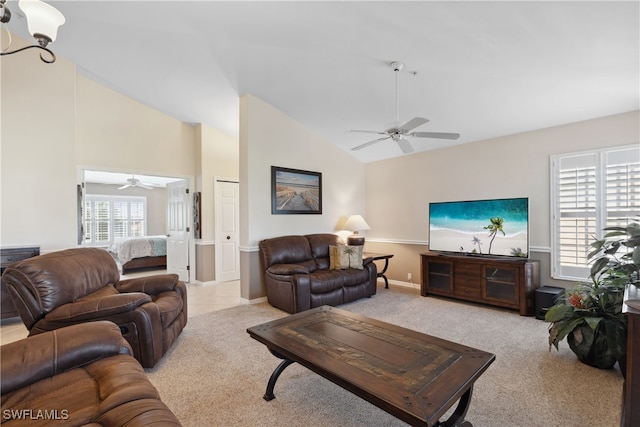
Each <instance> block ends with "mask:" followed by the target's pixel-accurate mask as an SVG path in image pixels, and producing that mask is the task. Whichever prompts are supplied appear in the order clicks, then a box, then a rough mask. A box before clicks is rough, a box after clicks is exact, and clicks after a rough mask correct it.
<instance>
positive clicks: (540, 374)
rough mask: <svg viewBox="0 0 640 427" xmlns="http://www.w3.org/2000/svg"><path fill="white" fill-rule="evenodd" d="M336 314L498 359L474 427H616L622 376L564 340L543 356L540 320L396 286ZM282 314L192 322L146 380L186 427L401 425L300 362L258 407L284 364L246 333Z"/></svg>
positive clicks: (473, 413)
mask: <svg viewBox="0 0 640 427" xmlns="http://www.w3.org/2000/svg"><path fill="white" fill-rule="evenodd" d="M340 308H342V309H345V310H349V311H352V312H355V313H360V314H363V315H365V316H369V317H374V318H377V319H380V320H383V321H386V322H390V323H394V324H397V325H400V326H404V327H407V328H410V329H415V330H418V331H421V332H424V333H427V334H430V335H434V336H438V337H441V338H445V339H448V340H450V341H455V342H458V343H461V344H464V345H468V346H471V347H476V348H478V349H481V350H485V351H488V352H491V353H494V354H495V355H496V361H495V362H494V363H493V364H492V365H491V366H489V368H488V370H487V371H486V372H485V373H484V374H483V375H482V376H481V377H480V379H479V380H478V381H477V382H476V385H475V388H474V392H473V398H472V401H471V407H470V409H469V412H468V414H467V420H468V421H470V422H471V423H473V425H474V427H501V426H509V427H537V426H540V427H542V426H544V427H554V426H557V427H582V426H584V425H591V426H597V427H617V426H619V425H620V405H621V395H622V383H623V380H622V377H621V375H620V372H619V371H618V370H617V369H612V370H600V369H595V368H591V367H589V366H586V365H584V364H582V363H580V362H578V361H577V359H576V358H575V356H574V355H573V353H572V352H571V350H570V349H569V348H568V345H567V344H566V342H563V343H562V345H561V347H560V352H557V351H556V350H555V349H553V350H552V351H551V352H549V351H548V344H547V336H548V333H547V323H545V322H543V321H540V320H536V319H535V318H532V317H521V316H519V315H518V313H517V312H516V311H511V310H502V309H496V308H491V307H487V306H480V305H474V304H467V303H463V302H458V301H453V300H446V299H440V298H433V297H429V298H423V297H421V296H420V295H419V293H418V291H417V290H415V289H408V288H402V287H393V286H392V287H391V289H383V288H379V289H378V294H377V295H376V296H374V297H373V298H369V299H363V300H359V301H356V302H354V303H350V304H346V305H343V306H340ZM286 315H287V314H286V313H284V312H282V311H280V310H277V309H274V308H273V307H271V306H270V305H268V304H266V303H263V304H256V305H250V306H240V307H234V308H230V309H226V310H221V311H216V312H212V313H207V314H203V315H200V316H197V317H194V318H191V319H189V323H188V324H187V327H186V329H185V330H184V332H183V333H182V335H181V336H180V338H179V339H178V341H177V342H176V343H175V345H174V346H173V348H172V350H170V352H169V353H168V354H167V355H166V356H165V357H164V359H163V360H162V361H161V362H160V363H159V364H158V365H156V367H155V368H154V369H153V370H148V371H147V373H148V375H149V378H150V380H151V381H152V382H153V384H154V385H155V386H156V387H157V388H158V390H159V392H160V395H161V397H162V400H163V401H164V402H165V403H166V404H167V405H168V406H169V407H170V408H171V409H172V410H173V411H174V413H175V414H176V416H177V417H178V419H180V421H181V422H182V423H183V424H184V425H185V426H187V427H188V426H194V427H195V426H205V425H206V426H287V427H291V426H367V427H371V426H403V425H405V424H404V423H403V422H402V421H399V420H397V419H396V418H394V417H392V416H391V415H388V414H387V413H386V412H384V411H382V410H380V409H378V408H376V407H375V406H373V405H371V404H370V403H368V402H366V401H364V400H362V399H360V398H358V397H356V396H354V395H352V394H351V393H349V392H347V391H345V390H343V389H342V388H340V387H338V386H336V385H334V384H332V383H331V382H329V381H327V380H325V379H324V378H322V377H320V376H318V375H316V374H314V373H313V372H311V371H308V370H307V369H305V368H304V367H301V366H299V365H297V364H293V365H291V366H290V367H288V368H287V369H286V370H285V371H284V373H283V374H282V375H281V377H280V379H279V380H278V382H277V384H276V388H275V395H276V396H277V397H276V399H275V400H273V401H271V402H266V401H264V400H263V399H262V395H263V394H264V391H265V387H266V384H267V380H268V379H269V376H270V375H271V373H272V372H273V370H274V369H275V367H276V366H277V365H278V363H279V362H280V360H279V359H276V358H275V357H274V356H272V355H271V354H270V353H269V351H268V350H267V349H266V347H265V346H264V345H262V344H260V343H259V342H257V341H255V340H253V339H251V338H250V337H249V335H248V334H247V333H246V329H247V328H248V327H250V326H254V325H257V324H260V323H264V322H267V321H270V320H273V319H276V318H279V317H283V316H286Z"/></svg>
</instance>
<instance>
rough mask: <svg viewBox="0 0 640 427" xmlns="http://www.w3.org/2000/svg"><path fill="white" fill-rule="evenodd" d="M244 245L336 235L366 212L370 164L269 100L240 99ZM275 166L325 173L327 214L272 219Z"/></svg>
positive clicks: (242, 240) (323, 189) (324, 195)
mask: <svg viewBox="0 0 640 427" xmlns="http://www.w3.org/2000/svg"><path fill="white" fill-rule="evenodd" d="M240 105H241V116H240V125H241V126H240V129H241V130H240V146H241V151H240V153H241V154H240V171H241V181H240V194H241V216H240V222H241V229H242V230H243V232H242V237H241V244H242V245H243V246H245V247H249V248H255V247H256V246H257V244H258V242H259V241H260V240H262V239H265V238H268V237H274V236H282V235H285V234H306V233H317V232H329V233H331V232H335V231H337V230H336V227H337V225H338V222H339V220H340V218H341V217H344V216H347V215H350V214H352V213H356V212H357V213H363V211H364V192H365V182H364V164H363V163H361V162H359V161H358V160H356V159H355V158H354V157H352V156H351V155H349V154H348V153H346V152H344V151H343V150H341V149H339V148H338V147H336V146H335V145H333V144H331V143H330V142H329V141H326V140H324V139H322V138H321V137H320V136H318V135H315V134H314V133H313V132H311V131H309V130H308V129H306V128H304V127H303V126H302V125H301V124H299V123H298V122H296V121H295V120H293V119H291V118H290V117H288V116H286V115H285V114H283V113H282V112H281V111H279V110H277V109H276V108H274V107H272V106H270V105H269V104H267V103H265V102H264V101H262V100H260V99H258V98H256V97H254V96H251V95H244V96H243V97H241V99H240ZM271 166H281V167H286V168H292V169H302V170H307V171H313V172H320V173H322V198H323V199H322V205H323V209H322V214H321V215H308V214H303V215H272V214H271Z"/></svg>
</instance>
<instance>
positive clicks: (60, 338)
mask: <svg viewBox="0 0 640 427" xmlns="http://www.w3.org/2000/svg"><path fill="white" fill-rule="evenodd" d="M131 354H132V352H131V347H130V346H129V344H128V343H127V341H125V340H124V339H123V338H122V335H121V334H120V330H119V328H118V326H116V325H115V324H113V323H112V322H107V321H100V322H90V323H83V324H78V325H73V326H68V327H66V328H60V329H56V330H55V331H50V332H45V333H42V334H38V335H35V336H33V337H28V338H24V339H22V340H20V341H16V342H13V343H11V344H5V345H3V346H2V347H0V355H1V356H2V358H1V360H2V363H1V371H0V382H1V390H2V403H1V411H0V414H2V415H1V416H2V425H3V426H7V427H10V426H25V425H28V426H36V425H60V426H89V425H92V426H114V427H116V426H124V425H126V426H129V427H133V426H140V427H146V426H149V425H162V426H180V422H179V421H178V419H177V418H176V417H175V415H174V414H173V413H172V412H171V411H170V410H169V408H167V406H166V405H165V404H164V403H163V402H162V401H161V400H160V396H159V395H158V391H157V390H156V388H155V387H154V386H153V385H152V384H151V382H149V380H148V379H147V376H146V375H145V373H144V370H143V369H142V367H141V366H140V364H139V363H138V362H137V361H136V360H135V359H134V358H133V357H132V356H131Z"/></svg>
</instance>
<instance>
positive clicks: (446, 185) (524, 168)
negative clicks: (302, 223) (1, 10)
mask: <svg viewBox="0 0 640 427" xmlns="http://www.w3.org/2000/svg"><path fill="white" fill-rule="evenodd" d="M639 126H640V112H639V111H635V112H630V113H626V114H621V115H616V116H611V117H604V118H600V119H595V120H589V121H585V122H579V123H573V124H568V125H564V126H558V127H553V128H547V129H540V130H535V131H531V132H525V133H521V134H516V135H509V136H505V137H501V138H494V139H489V140H486V141H480V142H475V143H471V144H461V145H455V146H453V147H451V148H444V149H440V150H434V151H426V152H422V153H418V154H413V155H410V156H402V157H397V158H395V159H390V160H384V161H379V162H374V163H369V164H367V166H366V180H367V192H366V202H367V209H366V211H367V222H368V223H369V225H370V226H371V230H370V232H369V236H370V238H381V239H391V240H412V241H420V242H426V241H427V239H428V219H427V216H428V205H429V202H439V201H454V200H473V199H487V198H506V197H529V204H530V217H531V224H530V234H531V246H536V247H541V248H549V246H550V226H549V220H550V210H549V209H550V208H549V206H550V201H549V186H550V183H549V174H550V172H549V157H550V155H552V154H559V153H567V152H573V151H581V150H588V149H592V148H601V147H615V146H619V145H627V144H634V143H635V144H638V143H639V139H638V138H639V129H640V127H639ZM400 218H402V220H399V219H400Z"/></svg>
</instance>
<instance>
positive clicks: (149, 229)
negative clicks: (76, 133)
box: [78, 168, 195, 282]
mask: <svg viewBox="0 0 640 427" xmlns="http://www.w3.org/2000/svg"><path fill="white" fill-rule="evenodd" d="M79 177H80V178H79V179H80V183H81V184H80V190H82V191H79V196H78V203H79V211H81V213H79V221H81V222H82V224H81V225H83V227H82V228H80V226H79V230H80V231H79V232H80V233H83V234H84V236H83V237H82V238H79V239H78V240H79V244H81V245H84V246H100V245H97V244H95V243H96V242H93V244H92V243H91V242H90V239H86V233H87V232H88V231H89V230H87V229H86V228H87V227H86V226H84V224H86V219H87V218H86V211H85V203H86V202H85V200H86V196H87V194H93V195H100V196H105V197H109V196H110V197H123V198H126V197H141V198H145V199H146V208H145V212H146V221H145V223H144V235H146V236H166V235H167V234H170V233H169V225H170V221H169V211H170V209H169V197H168V195H169V194H168V190H167V188H168V185H171V183H176V182H182V186H183V187H184V188H186V189H189V188H190V187H191V182H192V178H191V177H178V176H156V175H150V174H148V173H138V172H113V171H106V170H99V169H94V168H79ZM183 198H184V200H183V209H185V211H184V212H183V214H182V215H183V223H184V224H183V225H185V227H189V226H190V218H191V214H190V213H191V209H192V206H191V203H190V198H189V195H185V196H183ZM186 230H188V228H186V229H185V231H186ZM186 233H187V235H186V236H184V235H183V236H181V240H180V241H181V242H182V244H181V245H178V246H176V245H171V246H172V249H169V251H171V250H173V251H175V250H179V253H178V254H176V253H175V252H174V254H173V256H169V255H170V254H169V253H168V254H167V255H168V257H167V258H168V262H169V260H170V259H174V260H181V261H184V260H186V261H185V265H184V266H182V267H181V268H180V270H182V273H178V272H176V274H179V275H180V279H181V280H184V281H187V282H188V281H189V279H190V277H189V276H190V274H189V273H190V270H193V271H195V265H193V267H189V262H190V261H191V264H195V245H194V243H193V239H192V238H191V237H190V231H186ZM185 237H186V239H185ZM167 243H168V241H167ZM169 246H170V245H169V244H167V248H169ZM178 248H179V249H178Z"/></svg>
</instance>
